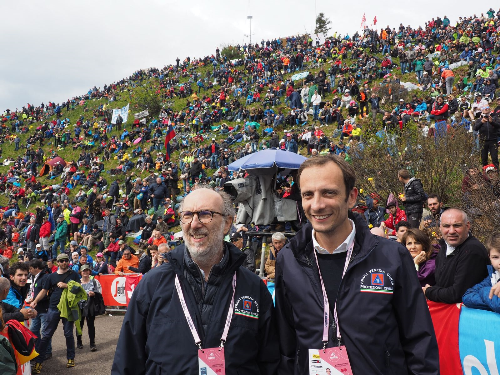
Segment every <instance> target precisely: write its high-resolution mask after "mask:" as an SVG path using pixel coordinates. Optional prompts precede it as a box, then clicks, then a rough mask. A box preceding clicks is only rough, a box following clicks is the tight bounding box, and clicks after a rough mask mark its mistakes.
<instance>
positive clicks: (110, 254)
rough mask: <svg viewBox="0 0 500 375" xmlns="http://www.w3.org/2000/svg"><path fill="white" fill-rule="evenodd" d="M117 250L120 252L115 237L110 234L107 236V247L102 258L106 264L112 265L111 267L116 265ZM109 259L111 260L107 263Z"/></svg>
mask: <svg viewBox="0 0 500 375" xmlns="http://www.w3.org/2000/svg"><path fill="white" fill-rule="evenodd" d="M122 242H123V241H122ZM119 250H120V244H119V241H117V240H116V236H115V235H114V234H111V235H110V236H109V245H108V247H107V248H106V249H105V250H104V251H103V253H104V257H105V258H106V263H108V264H112V265H113V266H115V265H116V258H117V255H118V251H119ZM110 258H111V263H110V262H109V259H110Z"/></svg>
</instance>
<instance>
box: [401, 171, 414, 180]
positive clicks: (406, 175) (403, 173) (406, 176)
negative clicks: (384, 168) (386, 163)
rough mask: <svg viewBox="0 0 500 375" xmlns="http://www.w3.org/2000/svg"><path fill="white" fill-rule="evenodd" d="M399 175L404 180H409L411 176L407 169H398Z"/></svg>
mask: <svg viewBox="0 0 500 375" xmlns="http://www.w3.org/2000/svg"><path fill="white" fill-rule="evenodd" d="M398 176H399V177H401V178H402V179H403V180H409V179H410V178H411V175H410V172H408V170H407V169H400V170H399V171H398Z"/></svg>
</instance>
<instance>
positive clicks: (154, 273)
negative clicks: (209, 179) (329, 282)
mask: <svg viewBox="0 0 500 375" xmlns="http://www.w3.org/2000/svg"><path fill="white" fill-rule="evenodd" d="M233 217H234V210H233V208H232V202H231V199H230V197H229V196H228V195H226V194H225V193H220V192H215V191H213V190H210V189H205V188H201V189H196V190H193V192H192V193H190V194H189V195H188V196H186V198H185V199H184V201H183V202H182V205H181V207H180V218H181V221H182V231H183V235H184V242H185V245H181V246H179V247H177V248H176V249H174V250H173V251H171V252H170V253H168V255H167V258H168V263H165V264H163V265H161V266H160V267H156V268H155V269H153V270H151V271H149V272H148V273H147V274H146V275H145V276H144V278H143V279H142V280H141V282H140V283H139V285H138V286H137V288H136V289H135V291H134V294H133V295H132V299H131V300H130V303H129V306H128V309H127V314H126V315H125V319H124V322H123V326H122V330H121V333H120V338H119V340H118V345H117V348H116V353H115V359H114V363H113V367H112V370H111V373H112V374H113V375H118V374H130V375H140V374H159V373H162V374H198V373H199V368H198V348H201V349H207V348H218V347H219V346H221V345H222V346H224V350H225V370H226V374H228V375H236V374H238V375H254V374H262V375H272V374H275V373H276V370H277V367H278V361H279V350H278V337H277V332H276V322H275V316H274V308H273V302H272V298H271V295H270V294H269V291H268V290H267V287H266V286H265V285H264V283H263V282H262V280H260V278H259V277H258V276H257V275H255V274H254V273H252V272H250V271H249V270H247V269H246V268H244V267H241V265H242V264H243V262H244V260H245V255H244V254H243V253H242V252H241V251H240V250H239V249H237V248H236V247H235V246H234V245H232V244H229V243H226V242H224V241H223V238H224V235H225V234H227V233H228V232H229V229H230V228H231V224H232V219H233ZM234 275H236V289H233V278H234ZM176 279H178V281H179V285H180V288H181V290H182V295H184V296H185V303H186V306H187V310H188V311H189V314H190V315H191V317H192V322H193V327H194V330H195V331H196V332H197V333H198V335H199V339H200V342H199V343H198V344H196V343H195V339H194V335H193V334H192V333H193V330H191V329H190V326H189V325H188V322H187V318H186V316H185V311H183V308H182V305H181V294H180V293H179V292H178V289H177V287H176V286H175V283H176V281H175V280H176ZM233 290H234V299H233V301H234V308H233V310H232V311H233V316H232V319H231V321H230V325H229V331H228V336H227V339H226V342H225V345H224V342H222V337H223V331H224V326H225V322H226V319H227V316H228V311H229V308H230V302H231V298H232V297H233Z"/></svg>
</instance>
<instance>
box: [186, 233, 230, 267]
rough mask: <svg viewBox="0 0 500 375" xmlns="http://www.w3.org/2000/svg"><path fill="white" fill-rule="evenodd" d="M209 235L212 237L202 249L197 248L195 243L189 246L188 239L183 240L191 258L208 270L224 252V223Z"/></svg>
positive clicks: (217, 261) (218, 260)
mask: <svg viewBox="0 0 500 375" xmlns="http://www.w3.org/2000/svg"><path fill="white" fill-rule="evenodd" d="M209 235H211V236H212V238H211V240H210V242H209V243H208V244H207V246H206V248H204V249H199V248H198V247H197V246H196V245H195V246H191V245H190V243H189V240H187V241H184V243H185V245H186V249H187V250H188V252H189V255H190V256H191V259H193V261H194V262H195V263H196V264H197V265H198V267H200V268H201V269H202V270H204V271H206V270H210V269H211V268H212V267H213V266H214V265H215V264H217V263H219V262H220V260H221V259H222V255H223V252H224V224H222V225H221V228H220V229H219V230H217V229H215V230H214V231H213V232H212V233H210V234H209Z"/></svg>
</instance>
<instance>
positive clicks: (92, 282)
mask: <svg viewBox="0 0 500 375" xmlns="http://www.w3.org/2000/svg"><path fill="white" fill-rule="evenodd" d="M91 272H92V270H91V268H90V266H89V265H87V264H85V265H83V266H82V267H81V268H80V274H81V276H82V279H81V284H82V288H83V289H84V290H85V292H87V304H86V305H87V306H88V307H90V308H86V309H85V316H82V318H81V319H80V320H79V321H77V323H76V324H80V328H81V329H82V330H83V326H84V324H85V321H87V330H88V333H89V341H90V351H91V352H95V351H97V347H96V344H95V324H94V322H95V317H96V311H95V310H94V308H93V307H94V305H95V303H94V299H95V298H96V294H101V295H102V287H101V283H100V282H99V280H97V279H95V278H94V277H90V274H91ZM101 298H102V297H101ZM82 333H83V332H82ZM76 347H77V348H78V349H83V341H82V335H77V336H76Z"/></svg>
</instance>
